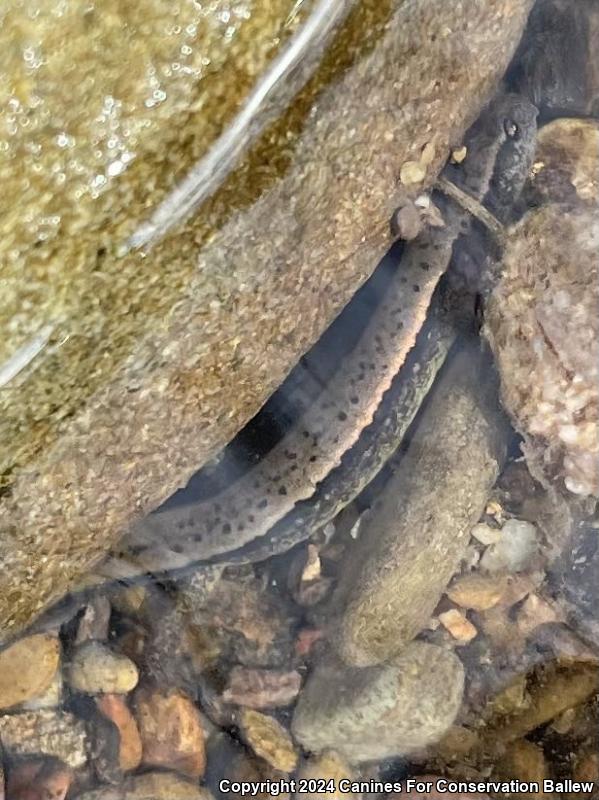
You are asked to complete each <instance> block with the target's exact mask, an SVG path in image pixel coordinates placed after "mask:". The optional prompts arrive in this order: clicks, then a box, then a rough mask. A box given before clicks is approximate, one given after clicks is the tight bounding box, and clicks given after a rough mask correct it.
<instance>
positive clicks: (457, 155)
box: [451, 145, 468, 164]
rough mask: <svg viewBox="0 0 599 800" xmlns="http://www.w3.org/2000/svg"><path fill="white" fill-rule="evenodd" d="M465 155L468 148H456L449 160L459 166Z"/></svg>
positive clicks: (464, 146)
mask: <svg viewBox="0 0 599 800" xmlns="http://www.w3.org/2000/svg"><path fill="white" fill-rule="evenodd" d="M467 155H468V148H467V147H466V145H463V146H462V147H457V148H456V149H455V150H452V151H451V160H452V161H453V163H454V164H461V163H462V161H464V159H465V158H466V156H467Z"/></svg>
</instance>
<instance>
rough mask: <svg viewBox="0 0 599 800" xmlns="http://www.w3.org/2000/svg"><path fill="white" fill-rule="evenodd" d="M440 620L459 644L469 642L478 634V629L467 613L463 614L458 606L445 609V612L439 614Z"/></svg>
mask: <svg viewBox="0 0 599 800" xmlns="http://www.w3.org/2000/svg"><path fill="white" fill-rule="evenodd" d="M439 621H440V622H441V625H443V627H444V628H445V629H446V630H448V631H449V633H450V634H451V635H452V636H453V638H454V639H455V640H456V641H457V642H459V644H468V642H471V641H472V640H473V639H474V638H475V636H476V635H477V634H478V631H477V630H476V628H475V627H474V625H473V624H472V623H471V622H470V620H469V619H468V618H467V617H466V615H465V614H462V612H461V611H459V610H458V609H457V608H450V609H449V611H443V613H441V614H439Z"/></svg>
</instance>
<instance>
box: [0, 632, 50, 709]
mask: <svg viewBox="0 0 599 800" xmlns="http://www.w3.org/2000/svg"><path fill="white" fill-rule="evenodd" d="M59 664H60V642H59V640H58V637H57V636H51V635H48V634H36V635H35V636H27V637H26V638H25V639H20V640H19V641H17V642H15V643H14V644H13V645H11V646H10V647H7V648H6V650H2V652H0V709H7V708H12V706H16V705H18V704H19V703H23V702H25V701H29V700H33V699H35V698H38V697H40V696H42V695H44V693H45V692H47V691H48V689H50V687H51V686H52V683H53V681H55V679H56V674H57V672H58V667H59Z"/></svg>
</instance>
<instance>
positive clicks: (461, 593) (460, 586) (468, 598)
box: [446, 572, 506, 611]
mask: <svg viewBox="0 0 599 800" xmlns="http://www.w3.org/2000/svg"><path fill="white" fill-rule="evenodd" d="M505 591H506V579H505V578H504V577H503V576H501V575H480V574H478V573H476V572H475V573H472V574H470V575H462V576H460V577H459V578H457V579H456V580H455V581H454V582H453V583H452V584H451V586H450V587H449V588H448V590H447V592H446V594H447V596H448V597H449V599H450V600H451V601H452V602H454V603H455V604H456V605H458V606H462V608H471V609H473V610H474V611H486V609H488V608H492V607H493V606H495V605H497V603H498V602H499V601H500V600H501V599H502V597H503V595H504V594H505Z"/></svg>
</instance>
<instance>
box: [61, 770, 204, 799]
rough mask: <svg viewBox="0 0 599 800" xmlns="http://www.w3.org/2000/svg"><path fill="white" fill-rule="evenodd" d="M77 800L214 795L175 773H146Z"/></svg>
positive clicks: (94, 791)
mask: <svg viewBox="0 0 599 800" xmlns="http://www.w3.org/2000/svg"><path fill="white" fill-rule="evenodd" d="M77 800H212V795H211V794H210V792H209V791H208V789H205V788H204V787H203V786H198V785H197V783H191V782H190V781H187V780H185V779H184V778H180V777H179V776H178V775H174V774H173V773H170V772H146V773H145V774H143V775H135V776H133V777H131V778H127V780H125V781H124V782H123V783H122V784H121V785H120V786H105V787H103V788H102V789H94V790H93V791H91V792H84V793H83V794H81V795H78V796H77Z"/></svg>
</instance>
